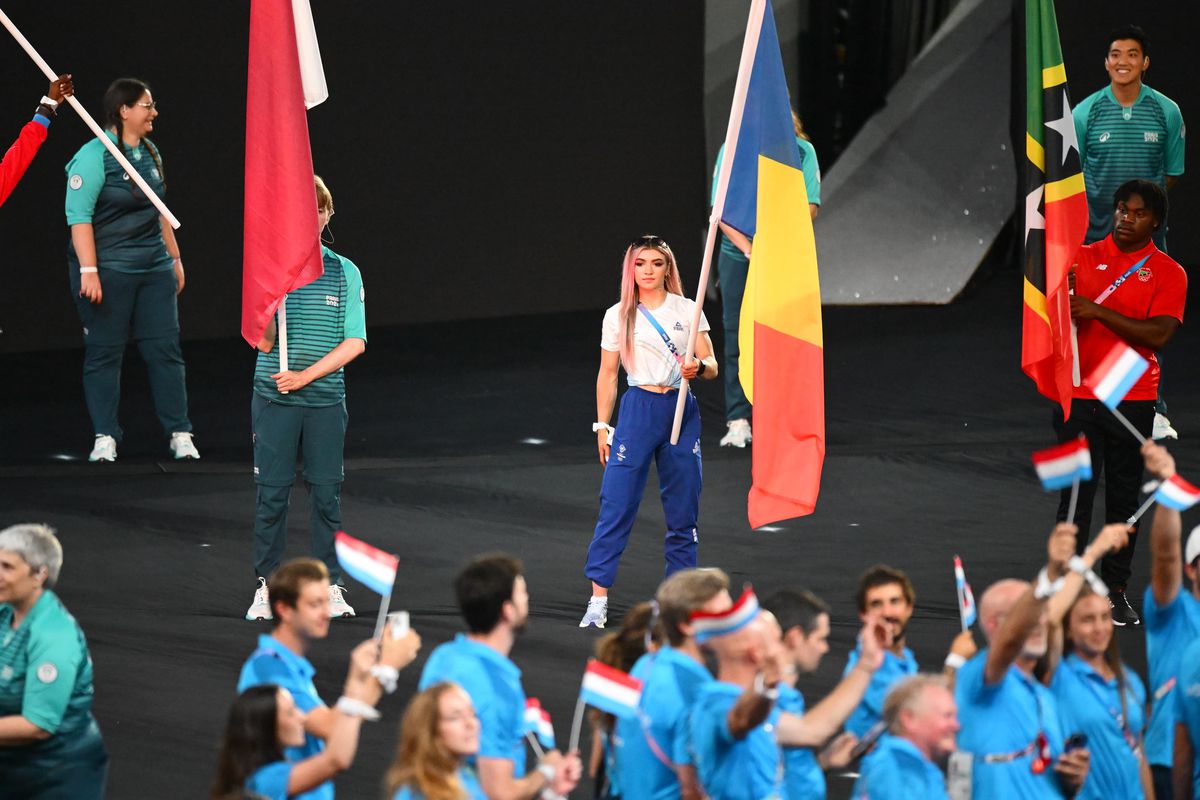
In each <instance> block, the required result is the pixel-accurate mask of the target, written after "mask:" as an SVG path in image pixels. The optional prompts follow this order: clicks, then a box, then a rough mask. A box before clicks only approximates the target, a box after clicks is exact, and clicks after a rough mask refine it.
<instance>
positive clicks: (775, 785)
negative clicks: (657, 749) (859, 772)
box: [630, 681, 783, 800]
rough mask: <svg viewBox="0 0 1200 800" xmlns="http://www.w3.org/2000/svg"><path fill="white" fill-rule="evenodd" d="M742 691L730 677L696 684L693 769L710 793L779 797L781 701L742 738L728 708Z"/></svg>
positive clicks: (756, 799) (738, 799) (746, 799)
mask: <svg viewBox="0 0 1200 800" xmlns="http://www.w3.org/2000/svg"><path fill="white" fill-rule="evenodd" d="M744 691H745V690H744V689H742V687H740V686H736V685H734V684H732V683H724V682H722V681H710V682H708V683H706V684H705V685H704V686H702V687H701V688H700V692H699V694H698V695H697V697H696V705H695V707H694V708H693V709H692V723H691V730H692V751H693V753H694V755H695V759H696V772H697V773H698V775H699V777H700V785H701V786H703V787H704V791H705V792H706V793H707V794H708V796H709V797H713V798H717V797H719V798H721V800H763V798H767V797H779V796H780V792H781V790H782V775H781V772H782V768H783V764H782V760H781V758H780V753H779V745H778V743H777V742H776V741H775V726H776V724H777V723H778V722H779V713H780V712H779V707H778V706H777V705H776V706H772V707H771V713H770V715H769V716H768V717H767V719H766V721H765V722H763V723H762V724H761V725H759V726H758V727H757V728H755V729H753V730H752V731H750V732H749V733H747V734H746V736H745V737H743V738H742V739H735V738H734V736H733V733H732V732H731V731H730V730H729V711H730V710H731V709H732V708H733V706H734V704H735V703H736V702H737V699H738V698H739V697H741V696H742V693H743V692H744ZM630 797H632V795H630Z"/></svg>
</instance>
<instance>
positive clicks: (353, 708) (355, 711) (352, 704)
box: [334, 695, 380, 722]
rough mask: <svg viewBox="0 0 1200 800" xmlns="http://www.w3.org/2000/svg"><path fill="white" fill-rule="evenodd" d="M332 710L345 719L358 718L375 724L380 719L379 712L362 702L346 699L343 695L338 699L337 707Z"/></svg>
mask: <svg viewBox="0 0 1200 800" xmlns="http://www.w3.org/2000/svg"><path fill="white" fill-rule="evenodd" d="M334 708H336V709H337V710H338V711H340V712H342V713H343V714H345V715H346V716H347V717H358V718H359V719H365V720H367V721H368V722H375V721H376V720H378V719H380V714H379V712H378V711H376V710H375V709H374V708H373V707H372V706H371V705H369V704H367V703H364V702H363V701H362V700H356V699H355V698H353V697H346V696H345V695H342V696H341V697H339V698H338V701H337V705H336V706H334Z"/></svg>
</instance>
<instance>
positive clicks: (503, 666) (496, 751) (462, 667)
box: [417, 633, 525, 778]
mask: <svg viewBox="0 0 1200 800" xmlns="http://www.w3.org/2000/svg"><path fill="white" fill-rule="evenodd" d="M442 681H452V682H454V683H457V684H458V685H459V686H461V687H462V688H463V689H464V690H465V691H466V693H467V695H469V696H470V698H471V703H472V704H473V705H474V706H475V713H476V715H478V717H479V755H480V756H482V757H484V758H503V759H507V760H509V761H511V762H513V777H514V778H520V777H523V776H524V775H525V689H524V688H522V686H521V670H519V669H518V668H517V665H516V664H514V663H513V662H512V661H511V660H509V659H508V657H507V656H502V655H500V653H498V652H496V651H495V650H493V649H492V648H490V647H488V646H487V645H485V644H480V643H479V642H476V641H473V640H471V639H468V638H467V636H466V634H462V633H460V634H458V635H457V636H455V637H454V640H453V641H449V642H446V643H445V644H443V645H440V646H439V647H438V648H437V649H435V650H434V651H433V653H432V654H431V655H430V656H429V660H428V661H427V662H425V669H424V670H422V672H421V682H420V685H419V686H418V687H417V688H418V689H421V690H424V689H427V688H429V687H430V686H432V685H433V684H435V683H441V682H442Z"/></svg>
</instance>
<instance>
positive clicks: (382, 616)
mask: <svg viewBox="0 0 1200 800" xmlns="http://www.w3.org/2000/svg"><path fill="white" fill-rule="evenodd" d="M395 588H396V585H395V584H392V589H395ZM392 589H389V590H388V593H387V594H386V595H385V596H384V597H383V600H382V601H381V602H380V603H379V618H378V619H376V620H375V638H376V639H378V638H379V637H380V636H381V635H382V634H383V624H384V622H386V621H387V612H388V606H389V605H390V604H391V602H392Z"/></svg>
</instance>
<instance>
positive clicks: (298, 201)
mask: <svg viewBox="0 0 1200 800" xmlns="http://www.w3.org/2000/svg"><path fill="white" fill-rule="evenodd" d="M312 29H313V25H312V12H311V10H310V9H309V6H308V0H251V3H250V57H249V71H248V79H247V84H246V107H247V109H248V112H247V114H246V195H245V244H244V248H245V249H244V252H243V255H242V337H243V338H244V339H245V340H246V341H247V342H248V343H249V344H250V346H251V347H257V346H258V343H259V342H260V341H261V340H262V338H263V333H264V331H265V330H266V328H267V324H268V323H269V322H270V320H271V317H272V316H273V315H274V314H275V310H276V309H277V308H278V307H279V305H280V303H281V302H282V301H283V299H284V297H285V296H286V295H287V293H288V292H290V291H292V290H294V289H298V288H299V287H301V286H304V285H305V284H308V283H312V282H313V281H315V280H316V279H317V278H319V277H320V276H321V272H322V271H323V266H322V263H321V242H320V238H319V236H320V234H319V231H318V229H317V192H316V188H315V186H314V185H313V162H312V150H311V149H310V147H309V140H308V120H307V118H306V115H305V109H306V107H308V103H307V102H306V100H307V99H309V98H311V99H312V100H314V101H318V102H319V100H318V98H320V99H324V98H323V97H322V94H324V95H326V96H327V95H328V92H327V91H323V86H324V72H323V71H322V70H321V67H320V53H319V51H317V49H316V34H315V33H313V31H312ZM298 39H303V41H304V46H303V47H300V46H299V45H298ZM314 59H315V65H314V63H313V62H314ZM318 76H319V78H320V81H319V85H313V84H315V83H316V82H317V78H318ZM314 104H315V103H314ZM281 322H282V321H281ZM277 340H278V342H279V343H280V345H281V346H282V344H283V342H284V341H285V340H286V330H284V327H283V325H282V324H281V325H280V330H278V331H277ZM280 355H281V356H282V352H281V354H280ZM280 369H283V370H286V369H287V364H286V363H284V361H283V360H282V358H281V361H280Z"/></svg>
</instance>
